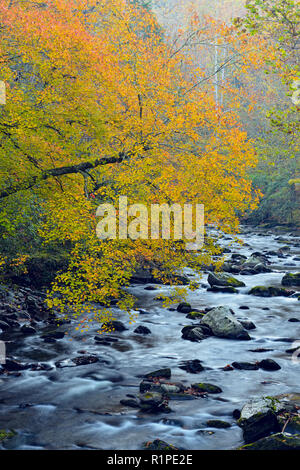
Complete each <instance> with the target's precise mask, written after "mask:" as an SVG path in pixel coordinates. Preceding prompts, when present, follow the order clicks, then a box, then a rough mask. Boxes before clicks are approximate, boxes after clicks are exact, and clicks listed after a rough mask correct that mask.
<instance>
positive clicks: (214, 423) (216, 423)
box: [206, 419, 231, 429]
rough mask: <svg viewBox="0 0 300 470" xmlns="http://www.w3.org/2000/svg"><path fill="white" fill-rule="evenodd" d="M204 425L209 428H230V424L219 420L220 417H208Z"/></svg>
mask: <svg viewBox="0 0 300 470" xmlns="http://www.w3.org/2000/svg"><path fill="white" fill-rule="evenodd" d="M206 425H207V426H208V427H210V428H218V429H226V428H230V427H231V424H230V423H227V421H221V420H220V419H209V420H208V421H206Z"/></svg>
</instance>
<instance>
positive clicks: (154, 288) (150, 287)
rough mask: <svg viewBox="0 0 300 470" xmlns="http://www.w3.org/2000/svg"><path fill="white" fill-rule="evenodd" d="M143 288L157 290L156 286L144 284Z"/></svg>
mask: <svg viewBox="0 0 300 470" xmlns="http://www.w3.org/2000/svg"><path fill="white" fill-rule="evenodd" d="M144 290H157V287H154V286H146V287H144Z"/></svg>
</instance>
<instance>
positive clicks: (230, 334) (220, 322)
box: [202, 307, 251, 340]
mask: <svg viewBox="0 0 300 470" xmlns="http://www.w3.org/2000/svg"><path fill="white" fill-rule="evenodd" d="M202 323H204V324H205V325H207V326H209V327H210V329H211V330H212V332H213V334H214V335H215V336H218V337H220V338H229V339H240V340H249V339H251V338H250V336H249V334H248V332H247V331H246V330H245V328H244V327H243V325H242V324H241V323H240V322H239V321H238V320H237V319H236V318H235V317H234V316H233V315H232V313H231V311H230V309H229V308H228V307H216V308H213V309H212V310H210V311H209V312H208V313H207V314H206V315H205V317H204V318H203V320H202Z"/></svg>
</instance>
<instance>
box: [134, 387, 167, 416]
mask: <svg viewBox="0 0 300 470" xmlns="http://www.w3.org/2000/svg"><path fill="white" fill-rule="evenodd" d="M139 399H140V409H141V410H142V411H145V412H149V413H157V412H158V413H161V412H167V413H168V412H170V408H168V406H167V401H166V398H165V396H164V395H163V394H162V393H158V392H146V393H144V394H140V395H139Z"/></svg>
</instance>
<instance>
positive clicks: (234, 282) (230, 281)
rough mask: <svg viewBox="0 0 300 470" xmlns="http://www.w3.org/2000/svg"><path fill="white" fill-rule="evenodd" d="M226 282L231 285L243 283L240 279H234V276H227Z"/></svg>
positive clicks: (239, 285) (237, 285)
mask: <svg viewBox="0 0 300 470" xmlns="http://www.w3.org/2000/svg"><path fill="white" fill-rule="evenodd" d="M227 279H228V284H231V285H232V286H233V287H244V285H245V284H244V283H243V282H242V281H239V280H238V279H235V277H228V278H227Z"/></svg>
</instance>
